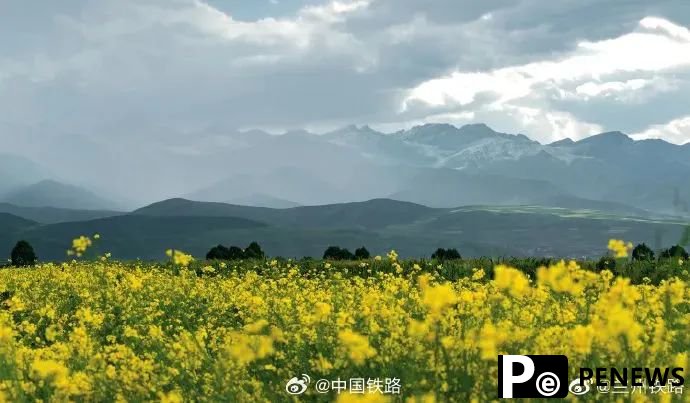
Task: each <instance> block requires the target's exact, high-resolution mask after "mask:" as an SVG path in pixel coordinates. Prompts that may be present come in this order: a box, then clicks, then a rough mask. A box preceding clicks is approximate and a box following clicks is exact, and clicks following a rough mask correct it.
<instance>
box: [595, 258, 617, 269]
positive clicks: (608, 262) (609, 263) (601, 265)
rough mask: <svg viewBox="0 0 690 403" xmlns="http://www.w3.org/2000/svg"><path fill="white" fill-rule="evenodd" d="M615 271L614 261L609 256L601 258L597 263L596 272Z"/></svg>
mask: <svg viewBox="0 0 690 403" xmlns="http://www.w3.org/2000/svg"><path fill="white" fill-rule="evenodd" d="M615 269H616V259H614V258H613V257H611V256H602V257H601V259H599V261H598V262H597V270H599V271H601V270H610V271H614V270H615Z"/></svg>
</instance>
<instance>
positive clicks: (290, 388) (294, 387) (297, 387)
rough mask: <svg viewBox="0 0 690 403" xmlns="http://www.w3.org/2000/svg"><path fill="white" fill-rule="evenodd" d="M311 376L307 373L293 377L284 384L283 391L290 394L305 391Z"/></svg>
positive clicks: (299, 393)
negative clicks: (299, 376)
mask: <svg viewBox="0 0 690 403" xmlns="http://www.w3.org/2000/svg"><path fill="white" fill-rule="evenodd" d="M309 382H311V378H310V377H309V375H307V374H302V377H301V378H298V377H296V376H295V377H293V378H291V379H290V380H289V381H288V382H287V384H286V385H285V391H286V392H287V393H289V394H291V395H301V394H302V393H304V392H306V391H307V386H308V385H309Z"/></svg>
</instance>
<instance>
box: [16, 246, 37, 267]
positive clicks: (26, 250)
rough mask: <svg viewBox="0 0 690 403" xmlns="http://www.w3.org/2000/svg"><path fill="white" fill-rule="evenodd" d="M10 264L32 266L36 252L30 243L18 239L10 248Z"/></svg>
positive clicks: (34, 262)
mask: <svg viewBox="0 0 690 403" xmlns="http://www.w3.org/2000/svg"><path fill="white" fill-rule="evenodd" d="M11 258H12V266H17V267H19V266H33V265H34V264H36V253H35V252H34V248H33V247H32V246H31V244H30V243H28V242H26V241H19V242H17V244H16V245H14V248H12V254H11Z"/></svg>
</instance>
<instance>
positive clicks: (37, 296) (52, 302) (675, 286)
mask: <svg viewBox="0 0 690 403" xmlns="http://www.w3.org/2000/svg"><path fill="white" fill-rule="evenodd" d="M173 261H174V262H173ZM618 263H619V264H618V265H617V269H616V271H608V270H604V271H597V270H596V269H595V264H594V263H593V262H582V263H580V264H578V263H576V262H570V263H568V262H557V261H546V260H544V261H541V260H538V259H521V260H513V261H509V260H502V261H495V260H493V261H492V260H490V259H476V260H467V261H455V262H448V263H443V262H437V261H412V260H404V261H402V260H398V258H397V256H396V255H395V253H391V254H389V256H383V257H376V258H373V259H370V260H366V261H359V262H347V263H346V262H324V261H316V260H305V261H299V262H296V261H289V260H282V261H277V260H256V261H237V262H220V261H214V262H201V261H191V260H189V259H188V257H187V256H185V255H184V254H182V253H180V252H176V253H175V254H174V255H173V257H172V258H171V262H169V263H164V264H163V263H161V264H144V263H137V262H118V261H111V260H110V259H109V258H107V257H106V256H102V257H101V259H99V260H93V261H74V262H72V263H64V264H52V263H46V264H39V265H37V266H36V267H33V268H12V269H3V270H0V299H1V300H2V302H1V303H0V304H1V308H2V309H0V397H1V398H2V399H4V400H7V401H35V400H37V399H38V400H43V401H148V400H161V401H167V402H175V401H213V402H216V401H233V402H235V401H242V402H249V401H297V400H300V401H334V400H337V401H412V402H414V401H424V402H432V401H458V402H468V401H488V400H493V399H495V397H496V387H497V383H496V382H497V381H496V376H497V355H498V354H502V353H511V354H565V355H567V356H568V358H569V360H570V367H571V370H573V368H576V367H579V366H581V365H582V366H585V365H586V366H591V367H596V366H602V367H610V366H619V367H625V366H628V367H630V366H641V367H644V366H649V367H657V366H658V367H674V366H680V367H684V368H687V366H688V351H689V350H690V347H689V346H690V345H689V344H688V342H687V338H686V335H687V334H689V333H690V304H689V303H688V302H689V301H690V288H688V287H687V284H688V281H689V277H688V271H687V269H686V264H690V263H685V262H682V261H668V262H666V263H650V264H648V265H647V266H644V265H641V264H632V263H626V259H619V260H618ZM542 264H544V265H546V266H544V267H541V268H539V267H540V266H541V265H542ZM590 269H591V270H590ZM645 270H646V271H645ZM302 374H307V375H308V376H309V379H310V383H309V384H308V387H307V389H306V391H305V392H304V393H303V394H301V395H299V396H292V395H290V394H288V393H287V392H286V384H287V382H288V381H289V380H290V379H292V378H293V377H296V378H297V380H298V381H299V380H302V379H303V375H302ZM570 376H571V379H572V378H574V377H576V376H577V374H575V373H571V374H570ZM351 378H354V379H363V380H364V381H365V386H364V388H365V391H366V392H371V393H365V394H363V395H359V394H349V393H347V390H345V391H341V392H340V393H338V391H334V390H332V389H330V390H328V392H327V393H318V392H317V391H316V382H317V380H320V379H326V380H329V381H335V380H337V379H341V380H349V379H351ZM396 379H397V380H399V385H400V390H399V391H398V392H399V393H395V392H396V388H395V385H396V381H395V380H396ZM377 380H378V381H377ZM367 381H370V382H369V383H367ZM379 381H380V383H381V385H380V386H381V387H380V391H381V393H379V389H378V388H377V382H379ZM370 385H371V386H370ZM297 387H298V388H299V387H300V385H297ZM684 396H685V399H686V400H685V401H688V400H687V396H690V394H687V393H686V394H685V395H684ZM682 397H683V396H682V395H681V396H671V395H663V396H662V395H659V396H649V395H645V394H641V395H639V396H635V395H630V396H628V397H627V398H628V399H629V400H633V401H646V400H649V399H653V400H669V399H671V398H673V399H674V400H676V401H680V400H679V399H681V398H682ZM594 399H598V400H604V401H607V400H611V396H610V395H606V394H592V395H588V396H587V400H594Z"/></svg>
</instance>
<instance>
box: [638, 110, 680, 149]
mask: <svg viewBox="0 0 690 403" xmlns="http://www.w3.org/2000/svg"><path fill="white" fill-rule="evenodd" d="M632 137H633V138H634V139H637V140H642V139H664V140H666V141H668V142H671V143H675V144H685V143H688V142H690V116H685V117H682V118H678V119H674V120H672V121H670V122H668V123H665V124H659V125H652V126H650V127H649V128H647V129H646V130H644V131H641V132H639V133H636V134H634V135H632Z"/></svg>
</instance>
